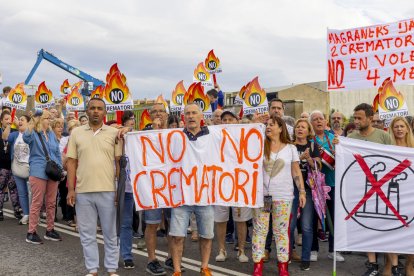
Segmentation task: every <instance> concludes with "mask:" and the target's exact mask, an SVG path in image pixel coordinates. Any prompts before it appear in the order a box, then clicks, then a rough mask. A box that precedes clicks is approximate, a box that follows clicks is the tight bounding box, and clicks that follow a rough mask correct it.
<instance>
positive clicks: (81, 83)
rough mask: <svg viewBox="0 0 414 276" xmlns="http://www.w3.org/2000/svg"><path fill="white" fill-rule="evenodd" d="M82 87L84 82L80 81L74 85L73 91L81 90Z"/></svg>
mask: <svg viewBox="0 0 414 276" xmlns="http://www.w3.org/2000/svg"><path fill="white" fill-rule="evenodd" d="M82 87H83V81H78V82H77V83H75V84H74V85H72V88H71V90H74V89H78V90H81V89H82Z"/></svg>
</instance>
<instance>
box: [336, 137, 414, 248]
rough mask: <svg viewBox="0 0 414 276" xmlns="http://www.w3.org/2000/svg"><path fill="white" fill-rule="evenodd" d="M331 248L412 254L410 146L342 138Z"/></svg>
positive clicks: (413, 189) (412, 155) (412, 153)
mask: <svg viewBox="0 0 414 276" xmlns="http://www.w3.org/2000/svg"><path fill="white" fill-rule="evenodd" d="M335 156H336V157H335V162H336V170H335V183H336V184H335V186H336V189H335V250H336V251H361V252H391V253H392V252H394V253H407V254H408V253H409V254H413V253H414V239H413V238H412V237H413V235H414V225H413V223H412V222H413V219H414V208H413V206H414V169H413V168H414V167H413V164H412V162H413V161H414V149H411V148H406V147H397V146H384V145H381V144H377V143H371V142H366V141H361V140H356V139H351V138H342V137H341V138H340V143H339V144H338V145H337V146H336V155H335Z"/></svg>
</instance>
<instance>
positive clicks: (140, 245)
mask: <svg viewBox="0 0 414 276" xmlns="http://www.w3.org/2000/svg"><path fill="white" fill-rule="evenodd" d="M145 247H146V244H145V240H144V238H142V239H139V240H138V241H137V249H144V248H145Z"/></svg>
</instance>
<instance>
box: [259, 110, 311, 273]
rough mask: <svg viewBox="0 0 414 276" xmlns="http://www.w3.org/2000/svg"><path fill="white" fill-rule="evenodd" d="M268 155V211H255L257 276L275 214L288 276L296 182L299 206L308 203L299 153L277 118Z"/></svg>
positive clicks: (270, 127)
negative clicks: (290, 222) (291, 218)
mask: <svg viewBox="0 0 414 276" xmlns="http://www.w3.org/2000/svg"><path fill="white" fill-rule="evenodd" d="M264 155H265V158H264V164H263V194H264V200H263V201H264V207H262V208H258V209H254V210H253V213H254V214H253V240H252V241H253V248H252V251H253V254H252V255H253V261H254V272H253V275H254V276H259V275H262V271H263V257H264V251H265V242H266V236H267V231H268V227H269V218H270V213H272V219H273V221H272V224H273V234H274V236H275V241H276V250H277V259H278V268H279V275H280V276H288V275H289V272H288V261H289V247H290V245H289V229H290V227H289V219H290V214H291V210H292V201H293V198H294V196H293V192H294V188H293V184H294V183H293V181H294V182H295V184H296V186H297V187H298V190H299V206H300V207H302V208H303V207H304V206H305V203H306V191H305V187H304V184H303V178H302V173H301V170H300V168H299V161H300V160H299V156H298V151H297V150H296V147H295V146H294V145H292V143H291V141H290V138H289V133H288V131H287V128H286V124H285V122H284V121H283V120H282V119H281V118H279V117H277V116H276V115H272V116H271V117H270V119H269V120H268V121H267V127H266V140H265V145H264ZM292 179H293V180H292Z"/></svg>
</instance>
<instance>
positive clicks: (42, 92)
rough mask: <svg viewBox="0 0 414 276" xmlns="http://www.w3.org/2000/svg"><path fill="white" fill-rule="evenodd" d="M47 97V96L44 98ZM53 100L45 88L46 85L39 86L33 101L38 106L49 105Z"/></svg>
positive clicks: (43, 83)
mask: <svg viewBox="0 0 414 276" xmlns="http://www.w3.org/2000/svg"><path fill="white" fill-rule="evenodd" d="M46 95H47V96H46ZM52 100H53V93H52V91H50V90H49V89H48V88H47V87H46V83H45V82H42V83H41V84H39V87H38V88H37V91H36V93H35V101H36V102H37V103H39V104H46V103H50V102H51V101H52Z"/></svg>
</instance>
